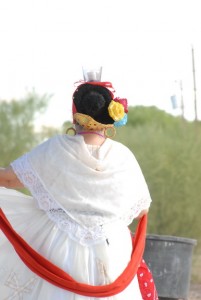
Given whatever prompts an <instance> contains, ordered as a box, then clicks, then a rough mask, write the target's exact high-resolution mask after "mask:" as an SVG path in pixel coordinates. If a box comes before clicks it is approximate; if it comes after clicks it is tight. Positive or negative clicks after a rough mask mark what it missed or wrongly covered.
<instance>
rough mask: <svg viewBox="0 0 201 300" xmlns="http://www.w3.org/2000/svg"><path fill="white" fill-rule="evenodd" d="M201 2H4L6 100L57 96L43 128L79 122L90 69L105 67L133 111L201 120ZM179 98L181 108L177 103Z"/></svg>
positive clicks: (0, 36) (1, 50)
mask: <svg viewBox="0 0 201 300" xmlns="http://www.w3.org/2000/svg"><path fill="white" fill-rule="evenodd" d="M200 37H201V17H200V0H138V1H136V0H101V1H100V0H98V1H97V0H73V1H70V0H69V1H67V0H17V1H16V0H0V45H1V46H0V101H1V100H10V99H13V98H15V99H20V98H23V97H24V96H25V95H26V94H27V92H30V91H32V90H33V89H34V90H35V91H36V92H37V93H38V94H41V95H43V94H48V95H51V99H50V103H49V106H48V109H47V112H46V113H45V115H43V116H41V117H40V119H39V120H37V122H38V124H42V125H47V126H56V127H58V126H62V124H63V123H64V122H65V121H66V120H71V102H72V100H71V99H72V93H73V91H74V90H75V85H74V83H75V82H76V81H78V80H82V79H83V74H82V66H87V65H89V64H94V65H95V66H96V65H101V66H102V67H103V71H102V81H110V82H112V83H113V86H114V88H115V90H116V94H115V95H116V96H119V97H124V98H127V99H128V103H129V105H131V106H136V105H145V106H152V105H154V106H157V107H158V108H160V109H163V110H165V111H167V112H170V113H172V114H174V115H179V114H181V109H180V105H181V89H180V83H182V87H183V91H182V96H183V101H184V115H185V117H186V119H188V120H194V118H195V110H194V90H193V84H194V82H193V72H192V48H193V49H194V60H195V78H196V85H197V87H196V88H197V90H196V100H197V107H198V109H197V114H198V118H199V119H201V103H200V102H201V81H200V78H201V38H200ZM173 94H175V95H176V96H177V103H178V108H177V109H173V108H172V105H171V100H170V97H171V96H172V95H173Z"/></svg>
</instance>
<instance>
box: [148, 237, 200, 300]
mask: <svg viewBox="0 0 201 300" xmlns="http://www.w3.org/2000/svg"><path fill="white" fill-rule="evenodd" d="M196 244H197V241H196V240H193V239H189V238H183V237H176V236H166V235H151V234H149V235H147V237H146V246H145V252H144V259H145V261H146V263H147V265H148V267H149V269H150V270H151V272H152V274H153V277H154V281H155V284H156V288H157V291H158V296H159V298H160V299H163V300H165V299H187V298H188V294H189V288H190V278H191V266H192V254H193V248H194V246H195V245H196Z"/></svg>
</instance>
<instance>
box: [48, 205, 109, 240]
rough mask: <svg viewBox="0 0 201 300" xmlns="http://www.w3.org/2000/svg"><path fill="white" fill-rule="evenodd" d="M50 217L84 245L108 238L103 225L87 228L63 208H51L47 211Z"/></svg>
mask: <svg viewBox="0 0 201 300" xmlns="http://www.w3.org/2000/svg"><path fill="white" fill-rule="evenodd" d="M46 213H47V215H48V217H49V218H50V219H51V220H52V221H53V222H54V223H55V224H57V227H58V228H59V229H60V230H62V231H65V232H67V233H68V234H69V235H70V237H71V238H72V239H74V240H76V241H77V240H79V242H80V243H81V244H83V245H89V244H91V243H93V244H94V243H96V242H98V243H99V242H100V241H102V240H105V239H106V235H105V232H104V228H103V226H96V227H93V228H85V227H83V226H80V225H79V224H78V223H76V222H75V221H73V220H72V219H71V218H70V217H69V216H68V215H67V213H66V212H65V211H64V210H63V209H62V208H59V209H51V210H49V211H47V212H46Z"/></svg>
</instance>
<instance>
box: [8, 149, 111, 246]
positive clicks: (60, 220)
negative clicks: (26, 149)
mask: <svg viewBox="0 0 201 300" xmlns="http://www.w3.org/2000/svg"><path fill="white" fill-rule="evenodd" d="M11 165H12V168H13V170H14V172H15V173H16V175H17V176H18V178H19V180H20V181H21V182H22V183H23V184H24V185H25V186H26V187H27V188H28V189H29V190H30V192H31V193H32V195H33V196H34V198H35V199H36V200H37V202H38V205H39V208H40V209H42V210H44V211H45V212H46V214H47V216H48V217H49V219H50V220H52V221H53V222H54V223H55V224H56V225H57V227H58V228H59V229H60V230H62V231H64V232H66V233H68V234H69V235H70V236H71V237H72V238H73V239H75V240H79V242H80V243H82V244H89V243H91V242H93V243H94V242H100V241H102V240H104V239H105V233H104V230H103V227H102V226H100V225H99V226H95V227H91V228H90V227H89V228H86V227H84V226H81V225H80V224H78V223H77V222H75V221H74V220H73V219H72V218H71V217H70V216H69V215H68V214H67V213H66V212H65V211H64V210H63V209H62V208H61V207H60V206H59V205H58V204H57V203H56V202H55V201H54V200H53V199H52V198H51V196H50V195H49V193H48V192H47V191H46V189H45V188H44V187H43V185H42V184H41V182H40V180H39V179H38V177H37V175H36V174H35V172H34V170H33V168H32V166H31V164H30V162H29V160H28V157H27V154H25V155H24V156H22V157H20V158H19V159H17V160H15V161H14V162H13V163H12V164H11ZM69 213H70V214H72V213H73V211H70V212H69ZM75 213H78V211H75ZM80 213H81V214H83V215H86V216H87V215H88V212H80ZM94 215H97V214H96V213H94ZM97 217H98V218H99V221H100V220H101V219H102V218H101V217H100V216H97ZM87 219H89V218H88V217H87Z"/></svg>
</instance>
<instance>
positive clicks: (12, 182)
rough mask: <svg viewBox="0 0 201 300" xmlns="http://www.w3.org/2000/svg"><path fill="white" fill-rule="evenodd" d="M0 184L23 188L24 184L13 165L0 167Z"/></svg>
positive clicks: (7, 186)
mask: <svg viewBox="0 0 201 300" xmlns="http://www.w3.org/2000/svg"><path fill="white" fill-rule="evenodd" d="M0 186H3V187H6V188H23V187H24V185H23V184H22V183H21V182H20V181H19V179H18V178H17V176H16V174H15V173H14V171H13V169H12V167H11V166H9V167H7V168H0Z"/></svg>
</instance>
